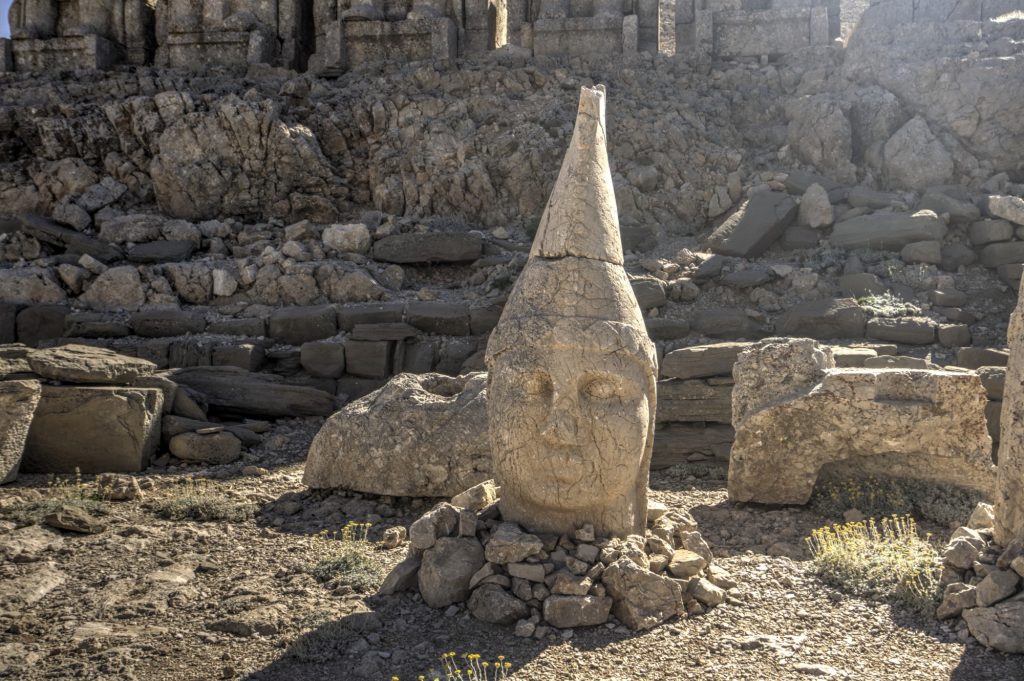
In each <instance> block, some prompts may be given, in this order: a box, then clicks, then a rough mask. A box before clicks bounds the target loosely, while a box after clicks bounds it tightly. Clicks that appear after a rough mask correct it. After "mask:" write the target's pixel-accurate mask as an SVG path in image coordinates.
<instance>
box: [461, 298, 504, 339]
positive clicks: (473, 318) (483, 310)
mask: <svg viewBox="0 0 1024 681" xmlns="http://www.w3.org/2000/svg"><path fill="white" fill-rule="evenodd" d="M504 309H505V304H504V303H495V304H494V305H488V306H487V307H474V308H472V309H471V310H470V311H469V330H470V332H472V334H473V335H474V336H482V335H483V334H485V333H490V332H491V331H493V330H494V327H495V326H497V325H498V320H499V319H501V311H502V310H504Z"/></svg>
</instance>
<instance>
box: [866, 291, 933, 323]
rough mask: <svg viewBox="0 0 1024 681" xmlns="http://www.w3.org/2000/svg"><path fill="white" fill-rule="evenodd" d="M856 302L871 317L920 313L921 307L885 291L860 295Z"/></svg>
mask: <svg viewBox="0 0 1024 681" xmlns="http://www.w3.org/2000/svg"><path fill="white" fill-rule="evenodd" d="M857 304H858V305H859V306H860V307H861V308H862V309H863V310H864V311H865V312H867V313H868V314H869V315H871V316H872V317H902V316H904V315H908V314H909V315H914V314H920V313H921V308H919V307H917V306H916V305H914V304H913V303H908V302H907V301H905V300H903V299H902V298H900V297H899V296H897V295H894V294H893V293H891V292H889V291H886V292H885V293H881V294H878V295H870V296H861V297H860V298H858V299H857Z"/></svg>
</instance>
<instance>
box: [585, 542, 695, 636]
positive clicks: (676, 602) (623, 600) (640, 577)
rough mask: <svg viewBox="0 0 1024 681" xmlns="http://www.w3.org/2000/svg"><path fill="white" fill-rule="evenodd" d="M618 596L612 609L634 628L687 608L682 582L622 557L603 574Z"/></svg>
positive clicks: (613, 594)
mask: <svg viewBox="0 0 1024 681" xmlns="http://www.w3.org/2000/svg"><path fill="white" fill-rule="evenodd" d="M601 581H602V582H603V583H604V586H605V588H606V589H607V590H608V594H609V595H610V596H611V597H612V598H613V599H614V602H615V604H614V605H613V606H612V612H614V613H615V616H616V617H618V618H619V620H620V621H621V622H622V623H623V624H625V625H626V626H627V627H629V628H630V629H633V630H634V631H636V630H640V629H650V628H652V627H655V626H657V625H659V624H661V623H662V622H664V621H665V620H667V619H670V618H672V617H675V616H676V615H683V614H685V612H686V609H685V606H684V602H683V587H682V585H681V583H680V582H678V581H676V580H674V579H671V578H669V577H664V576H662V575H656V574H654V573H653V572H651V571H650V570H647V569H645V568H643V567H641V566H640V565H637V564H636V563H635V562H633V561H632V560H630V559H629V558H620V559H618V560H617V561H615V562H614V563H612V564H611V565H609V566H608V568H607V569H606V570H605V571H604V574H603V575H602V576H601Z"/></svg>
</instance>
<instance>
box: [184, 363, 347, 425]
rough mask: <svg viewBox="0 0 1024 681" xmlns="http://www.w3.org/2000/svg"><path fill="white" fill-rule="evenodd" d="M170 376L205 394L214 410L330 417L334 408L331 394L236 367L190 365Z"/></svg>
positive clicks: (268, 416)
mask: <svg viewBox="0 0 1024 681" xmlns="http://www.w3.org/2000/svg"><path fill="white" fill-rule="evenodd" d="M169 377H170V378H171V380H173V381H174V382H176V383H178V384H180V385H186V386H188V387H189V388H192V389H193V390H196V391H198V392H200V393H202V394H203V395H204V396H205V397H206V401H207V404H209V405H210V407H212V408H213V409H214V410H220V411H223V412H228V413H233V414H243V415H249V416H261V417H267V418H285V417H293V416H329V415H330V414H333V413H334V410H335V402H334V395H331V394H330V393H327V392H324V391H323V390H317V389H316V388H309V387H306V386H300V385H289V384H288V383H285V382H284V381H283V379H281V378H280V377H278V376H273V375H270V374H256V373H251V372H248V371H245V370H244V369H239V368H237V367H227V366H220V367H212V366H211V367H205V366H204V367H188V368H185V369H175V370H174V371H172V372H170V374H169Z"/></svg>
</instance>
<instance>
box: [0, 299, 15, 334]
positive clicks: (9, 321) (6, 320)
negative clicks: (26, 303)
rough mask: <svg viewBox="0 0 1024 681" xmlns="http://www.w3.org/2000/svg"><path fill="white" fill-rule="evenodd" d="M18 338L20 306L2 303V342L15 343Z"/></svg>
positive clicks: (0, 332)
mask: <svg viewBox="0 0 1024 681" xmlns="http://www.w3.org/2000/svg"><path fill="white" fill-rule="evenodd" d="M17 339H18V306H17V305H15V304H14V303H0V343H13V342H14V341H16V340H17Z"/></svg>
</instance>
